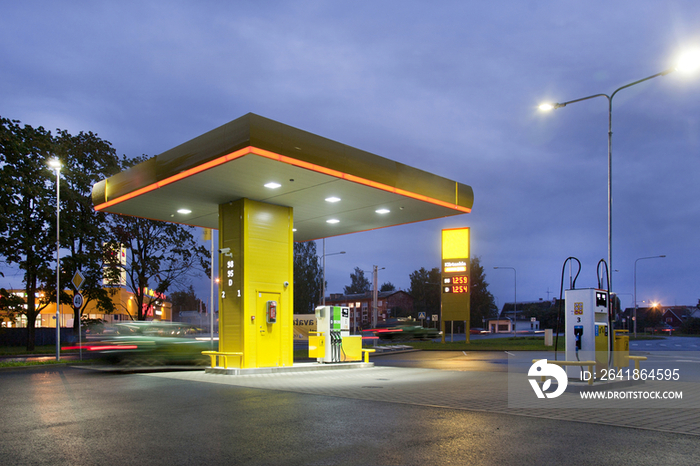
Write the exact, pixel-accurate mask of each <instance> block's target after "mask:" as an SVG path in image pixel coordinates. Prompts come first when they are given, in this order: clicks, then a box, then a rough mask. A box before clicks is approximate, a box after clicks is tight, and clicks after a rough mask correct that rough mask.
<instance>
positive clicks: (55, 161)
mask: <svg viewBox="0 0 700 466" xmlns="http://www.w3.org/2000/svg"><path fill="white" fill-rule="evenodd" d="M49 167H51V168H53V169H54V170H56V361H60V360H61V311H60V305H61V304H60V303H61V287H60V280H61V279H60V276H61V261H60V233H61V229H60V225H59V218H60V214H61V191H60V180H61V161H60V160H58V159H57V158H53V159H51V160H49Z"/></svg>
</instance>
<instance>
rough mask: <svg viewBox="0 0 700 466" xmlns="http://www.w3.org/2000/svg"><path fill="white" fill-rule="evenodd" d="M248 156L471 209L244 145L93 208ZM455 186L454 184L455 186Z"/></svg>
mask: <svg viewBox="0 0 700 466" xmlns="http://www.w3.org/2000/svg"><path fill="white" fill-rule="evenodd" d="M249 154H254V155H259V156H261V157H265V158H268V159H272V160H277V161H279V162H283V163H286V164H288V165H293V166H296V167H300V168H306V169H307V170H312V171H315V172H318V173H323V174H326V175H330V176H333V177H335V178H340V179H343V180H347V181H351V182H353V183H358V184H363V185H365V186H370V187H372V188H376V189H381V190H382V191H387V192H390V193H394V194H398V195H401V196H405V197H410V198H413V199H417V200H419V201H424V202H429V203H431V204H435V205H439V206H442V207H447V208H449V209H453V210H458V211H460V212H464V213H469V212H471V209H470V208H468V207H463V206H460V205H457V204H451V203H449V202H445V201H441V200H439V199H434V198H431V197H428V196H424V195H422V194H416V193H413V192H411V191H406V190H404V189H399V188H395V187H393V186H389V185H386V184H383V183H378V182H376V181H372V180H368V179H365V178H362V177H359V176H355V175H351V174H349V173H344V172H341V171H338V170H333V169H331V168H326V167H323V166H321V165H316V164H313V163H309V162H305V161H303V160H298V159H295V158H292V157H288V156H286V155H281V154H277V153H275V152H271V151H268V150H264V149H259V148H257V147H253V146H248V147H244V148H243V149H239V150H237V151H235V152H231V153H230V154H227V155H224V156H222V157H219V158H218V159H214V160H210V161H209V162H206V163H203V164H202V165H198V166H196V167H194V168H190V169H189V170H184V171H182V172H180V173H178V174H177V175H173V176H170V177H168V178H166V179H164V180H162V181H158V182H156V183H153V184H150V185H148V186H145V187H143V188H140V189H137V190H136V191H133V192H131V193H129V194H124V195H123V196H119V197H117V198H116V199H112V200H107V201H106V202H103V203H102V204H99V205H97V206H95V210H103V209H106V208H108V207H111V206H113V205H116V204H119V203H122V202H124V201H128V200H129V199H133V198H135V197H138V196H141V195H143V194H146V193H148V192H151V191H155V190H156V189H159V188H162V187H164V186H167V185H169V184H171V183H174V182H176V181H179V180H182V179H184V178H188V177H190V176H194V175H196V174H198V173H201V172H203V171H206V170H209V169H210V168H214V167H217V166H219V165H223V164H224V163H226V162H230V161H231V160H235V159H237V158H240V157H243V156H245V155H249ZM455 185H456V183H455Z"/></svg>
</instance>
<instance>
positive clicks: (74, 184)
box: [52, 130, 120, 331]
mask: <svg viewBox="0 0 700 466" xmlns="http://www.w3.org/2000/svg"><path fill="white" fill-rule="evenodd" d="M54 153H55V155H56V156H57V157H58V158H59V160H60V161H61V163H62V164H63V168H62V169H61V176H62V181H63V186H62V189H63V191H62V192H61V246H62V248H64V249H67V250H68V251H69V252H70V254H68V255H66V256H65V257H62V258H61V270H62V274H61V280H60V283H66V284H67V283H70V280H71V279H72V278H73V276H74V275H75V273H76V272H77V271H80V272H81V273H82V274H83V276H84V277H85V280H84V282H83V284H82V287H81V290H80V292H81V294H82V295H83V297H84V301H83V306H82V307H81V308H80V309H74V319H73V328H74V331H77V329H78V323H79V319H80V318H81V316H82V314H83V312H84V310H85V309H87V306H88V304H89V303H90V302H92V301H95V302H96V303H97V307H98V308H99V309H101V310H102V311H103V312H104V313H107V314H109V313H111V312H113V310H114V303H113V301H112V295H113V291H114V290H112V289H109V288H105V287H104V286H102V278H103V268H104V251H103V246H102V245H103V243H104V242H105V240H106V239H107V236H108V228H107V226H108V223H107V217H106V214H104V213H102V212H98V211H96V210H95V209H94V208H93V204H92V198H91V192H92V186H93V184H95V183H96V182H97V181H99V180H101V179H103V178H105V177H108V176H111V175H113V174H115V173H118V172H119V170H120V161H119V159H118V157H117V155H116V153H115V151H114V149H113V148H112V146H111V144H110V143H109V142H107V141H103V140H102V139H100V138H99V137H97V135H96V134H93V133H92V132H88V133H83V132H81V133H80V134H78V135H77V136H71V135H70V134H68V132H67V131H61V130H58V132H57V135H56V137H55V140H54ZM54 280H55V278H54ZM52 298H53V299H54V300H55V293H54V296H52Z"/></svg>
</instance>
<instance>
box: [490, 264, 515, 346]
mask: <svg viewBox="0 0 700 466" xmlns="http://www.w3.org/2000/svg"><path fill="white" fill-rule="evenodd" d="M494 269H511V270H512V271H513V279H514V282H513V334H515V318H516V316H517V314H516V313H517V311H516V308H517V306H518V273H517V272H516V271H515V267H494Z"/></svg>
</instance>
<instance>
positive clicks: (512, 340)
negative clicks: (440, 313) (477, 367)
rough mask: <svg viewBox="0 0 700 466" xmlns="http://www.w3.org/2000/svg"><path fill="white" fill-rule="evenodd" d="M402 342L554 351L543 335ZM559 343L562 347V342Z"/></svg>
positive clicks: (444, 347) (426, 347) (429, 348)
mask: <svg viewBox="0 0 700 466" xmlns="http://www.w3.org/2000/svg"><path fill="white" fill-rule="evenodd" d="M402 344H404V345H408V346H411V347H413V348H415V349H419V350H425V351H554V346H544V337H509V338H485V339H483V340H472V341H470V342H469V343H467V342H464V341H455V342H449V341H446V342H445V343H435V342H433V341H408V342H403V343H402ZM559 345H560V347H561V348H563V342H562V341H560V342H559Z"/></svg>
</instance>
